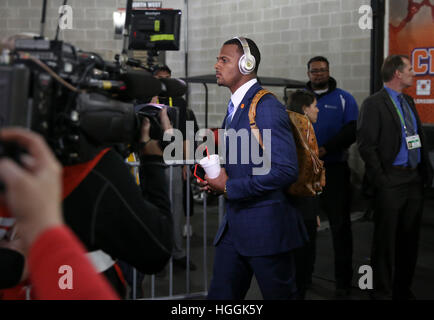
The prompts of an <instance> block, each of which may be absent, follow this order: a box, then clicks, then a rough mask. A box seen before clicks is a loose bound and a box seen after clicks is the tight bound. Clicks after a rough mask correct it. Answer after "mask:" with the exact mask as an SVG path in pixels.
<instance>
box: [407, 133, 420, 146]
mask: <svg viewBox="0 0 434 320" xmlns="http://www.w3.org/2000/svg"><path fill="white" fill-rule="evenodd" d="M405 140H406V141H407V148H408V150H412V149H417V148H420V147H421V146H422V144H421V143H420V138H419V135H418V134H415V135H414V136H410V137H406V138H405Z"/></svg>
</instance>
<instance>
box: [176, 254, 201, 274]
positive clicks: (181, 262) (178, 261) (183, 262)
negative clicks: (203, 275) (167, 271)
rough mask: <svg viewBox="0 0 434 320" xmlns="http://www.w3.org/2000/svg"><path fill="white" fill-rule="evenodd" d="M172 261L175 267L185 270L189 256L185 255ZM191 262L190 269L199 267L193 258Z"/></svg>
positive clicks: (193, 269)
mask: <svg viewBox="0 0 434 320" xmlns="http://www.w3.org/2000/svg"><path fill="white" fill-rule="evenodd" d="M172 262H173V266H174V267H177V268H181V269H183V270H185V269H186V266H187V257H183V258H180V259H172ZM189 262H190V271H195V270H196V269H197V267H196V265H195V264H194V263H193V261H191V260H190V261H189Z"/></svg>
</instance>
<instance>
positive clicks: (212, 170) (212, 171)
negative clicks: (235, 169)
mask: <svg viewBox="0 0 434 320" xmlns="http://www.w3.org/2000/svg"><path fill="white" fill-rule="evenodd" d="M199 164H200V165H201V166H202V168H203V170H205V173H206V174H207V175H208V178H210V179H215V178H217V177H218V176H219V174H220V158H219V155H218V154H213V155H210V156H209V159H208V157H205V158H203V159H202V160H200V161H199Z"/></svg>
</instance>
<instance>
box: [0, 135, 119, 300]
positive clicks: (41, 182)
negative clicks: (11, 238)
mask: <svg viewBox="0 0 434 320" xmlns="http://www.w3.org/2000/svg"><path fill="white" fill-rule="evenodd" d="M0 139H1V140H4V141H13V142H16V143H18V144H19V145H21V146H22V147H24V148H25V149H26V150H27V151H28V154H26V155H23V156H22V157H21V161H22V166H20V165H18V164H17V163H16V162H14V161H13V160H11V159H9V158H7V157H4V158H1V159H0V180H1V181H2V182H3V183H4V185H5V191H4V194H3V197H4V201H5V204H6V206H7V207H8V209H9V211H10V213H11V214H12V215H13V216H14V217H15V218H16V219H17V224H18V225H19V235H20V240H21V250H22V252H23V253H24V254H25V256H27V263H28V272H29V276H30V282H31V284H32V287H33V290H34V295H35V298H37V299H59V300H61V299H98V300H99V299H118V296H117V295H116V293H115V292H114V291H113V289H112V288H111V287H110V285H109V284H108V282H107V281H106V280H105V279H104V278H103V277H102V276H101V275H99V274H98V273H97V272H96V270H95V269H94V267H93V266H92V265H91V263H90V262H89V260H88V259H87V257H86V256H85V253H86V250H85V249H84V247H83V245H82V244H81V242H80V241H79V240H78V239H77V238H76V236H75V235H74V234H73V233H72V232H71V231H70V229H69V228H68V227H67V226H66V225H65V224H64V222H63V218H62V210H61V203H62V179H61V177H62V167H61V165H60V164H59V163H58V161H57V160H56V159H55V157H54V155H53V153H52V152H51V150H50V149H49V147H48V146H47V144H46V143H45V142H44V140H43V138H42V137H41V136H39V135H38V134H36V133H32V132H30V131H28V130H24V129H19V128H8V129H3V130H2V131H1V132H0Z"/></svg>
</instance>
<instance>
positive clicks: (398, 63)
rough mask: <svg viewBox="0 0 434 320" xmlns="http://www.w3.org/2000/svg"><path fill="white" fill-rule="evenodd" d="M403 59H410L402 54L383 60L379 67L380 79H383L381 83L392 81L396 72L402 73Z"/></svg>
mask: <svg viewBox="0 0 434 320" xmlns="http://www.w3.org/2000/svg"><path fill="white" fill-rule="evenodd" d="M404 58H405V59H408V60H410V58H409V57H408V56H406V55H404V54H392V55H390V56H388V57H387V58H386V59H385V60H384V62H383V65H382V66H381V78H383V82H389V81H390V80H392V79H393V76H394V75H395V72H396V70H399V71H401V72H402V70H403V69H404V66H405V64H404V60H403V59H404Z"/></svg>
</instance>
